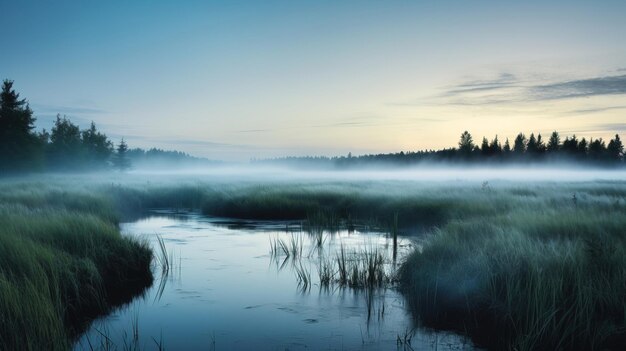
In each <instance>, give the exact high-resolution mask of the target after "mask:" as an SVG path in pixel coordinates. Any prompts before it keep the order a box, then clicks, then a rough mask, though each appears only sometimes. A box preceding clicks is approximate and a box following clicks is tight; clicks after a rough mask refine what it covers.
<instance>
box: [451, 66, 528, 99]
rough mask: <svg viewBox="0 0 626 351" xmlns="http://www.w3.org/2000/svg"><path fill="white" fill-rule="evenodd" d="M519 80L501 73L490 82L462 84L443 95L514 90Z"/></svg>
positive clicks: (479, 81) (511, 75) (475, 81)
mask: <svg viewBox="0 0 626 351" xmlns="http://www.w3.org/2000/svg"><path fill="white" fill-rule="evenodd" d="M518 83H519V80H518V79H517V77H516V76H515V75H514V74H511V73H507V72H503V73H500V75H499V76H498V78H496V79H491V80H473V81H468V82H464V83H461V84H458V85H455V86H452V87H451V88H450V89H448V90H447V91H446V92H445V93H444V94H443V95H446V96H454V95H459V94H464V93H472V92H485V91H491V90H499V89H503V88H515V87H517V84H518Z"/></svg>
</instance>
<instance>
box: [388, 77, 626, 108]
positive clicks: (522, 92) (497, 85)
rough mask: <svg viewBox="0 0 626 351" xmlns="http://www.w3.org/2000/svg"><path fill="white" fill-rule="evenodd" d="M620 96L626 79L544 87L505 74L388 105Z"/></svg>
mask: <svg viewBox="0 0 626 351" xmlns="http://www.w3.org/2000/svg"><path fill="white" fill-rule="evenodd" d="M621 94H626V75H614V76H600V77H590V78H584V79H575V80H561V81H553V82H549V83H545V81H540V82H538V81H536V80H535V81H533V80H522V79H520V78H519V77H518V76H516V75H514V74H512V73H507V72H503V73H500V74H499V76H498V77H497V78H495V79H488V80H471V81H466V82H463V83H460V84H457V85H453V86H449V87H447V88H445V89H444V91H443V92H442V93H441V94H439V95H437V96H434V97H431V98H426V99H423V100H421V101H414V102H408V103H407V102H404V103H393V104H389V105H397V106H402V105H406V106H420V105H429V104H435V105H439V106H441V105H461V106H483V105H497V104H509V103H530V102H538V101H550V100H561V99H575V98H584V97H592V96H605V95H621ZM618 108H622V107H607V108H606V110H612V109H618ZM601 110H602V109H600V108H599V109H589V110H579V111H575V112H574V113H592V112H600V111H601Z"/></svg>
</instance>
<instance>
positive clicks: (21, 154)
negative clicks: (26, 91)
mask: <svg viewBox="0 0 626 351" xmlns="http://www.w3.org/2000/svg"><path fill="white" fill-rule="evenodd" d="M33 128H35V118H34V117H33V111H32V110H31V109H30V107H29V106H28V102H27V101H26V99H20V95H19V94H18V93H16V92H15V90H14V89H13V81H10V80H5V81H4V82H3V84H2V92H1V93H0V170H3V171H11V170H23V169H27V168H34V167H38V166H39V165H40V162H41V144H40V142H39V138H37V135H35V133H33V132H32V130H33Z"/></svg>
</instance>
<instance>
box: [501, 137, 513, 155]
mask: <svg viewBox="0 0 626 351" xmlns="http://www.w3.org/2000/svg"><path fill="white" fill-rule="evenodd" d="M502 153H504V154H509V153H511V143H509V138H506V141H505V142H504V147H502Z"/></svg>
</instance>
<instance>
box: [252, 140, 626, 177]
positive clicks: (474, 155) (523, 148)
mask: <svg viewBox="0 0 626 351" xmlns="http://www.w3.org/2000/svg"><path fill="white" fill-rule="evenodd" d="M253 162H255V163H264V164H287V165H291V166H296V167H338V168H341V167H350V166H368V165H377V164H387V165H389V164H391V165H415V164H420V163H484V164H507V163H546V164H547V163H554V162H576V163H582V164H589V165H597V166H605V167H615V166H618V167H619V166H623V165H624V164H625V162H624V145H623V143H622V141H621V139H620V137H619V135H617V134H616V135H615V137H614V138H613V139H611V140H609V141H608V143H607V142H606V141H604V140H602V138H597V139H589V140H587V139H586V138H582V139H579V138H577V137H576V135H572V136H566V137H565V138H564V139H562V136H561V135H560V134H559V133H558V132H556V131H555V132H552V134H551V135H550V137H549V138H548V140H547V141H546V140H545V139H544V138H543V136H542V135H541V134H537V135H535V134H534V133H531V134H530V136H528V137H527V136H526V135H525V134H523V133H519V134H518V135H517V136H516V137H515V139H514V140H513V143H511V142H509V140H508V139H506V140H505V141H504V143H502V142H501V141H500V140H499V139H498V136H495V137H494V138H493V139H491V140H488V139H487V138H486V137H483V138H482V141H481V143H480V144H477V143H475V142H474V138H473V137H472V135H471V134H470V133H469V132H467V131H465V132H463V133H462V134H461V137H460V139H459V143H458V146H457V147H452V148H446V149H442V150H422V151H408V152H404V151H401V152H397V153H387V154H370V155H360V156H352V154H348V155H347V156H337V157H311V156H305V157H283V158H274V159H263V160H253Z"/></svg>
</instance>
